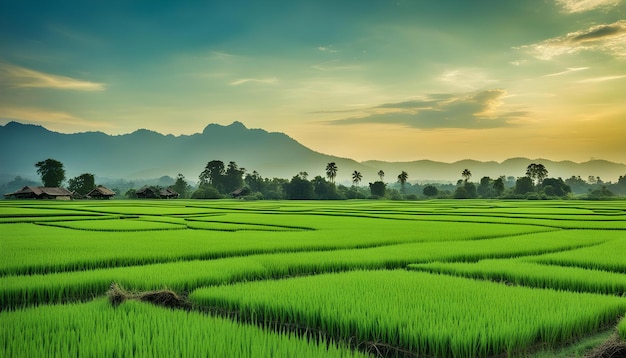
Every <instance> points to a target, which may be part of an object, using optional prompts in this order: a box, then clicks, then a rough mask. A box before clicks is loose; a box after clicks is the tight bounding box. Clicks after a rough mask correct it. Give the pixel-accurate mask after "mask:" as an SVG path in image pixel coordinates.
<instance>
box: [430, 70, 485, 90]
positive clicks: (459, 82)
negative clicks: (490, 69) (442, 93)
mask: <svg viewBox="0 0 626 358" xmlns="http://www.w3.org/2000/svg"><path fill="white" fill-rule="evenodd" d="M439 80H440V81H442V82H444V83H447V84H451V85H454V86H455V87H460V88H463V89H464V90H466V91H467V90H477V89H479V88H484V87H485V86H487V85H490V84H493V83H495V82H497V80H494V79H491V78H489V75H487V73H486V72H485V71H484V70H482V69H479V68H457V69H453V70H447V71H444V72H443V73H442V74H441V75H440V76H439Z"/></svg>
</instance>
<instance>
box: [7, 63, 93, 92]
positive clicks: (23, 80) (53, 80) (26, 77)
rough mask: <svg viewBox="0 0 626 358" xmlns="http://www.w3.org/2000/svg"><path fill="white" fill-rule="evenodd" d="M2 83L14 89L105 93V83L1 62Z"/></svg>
mask: <svg viewBox="0 0 626 358" xmlns="http://www.w3.org/2000/svg"><path fill="white" fill-rule="evenodd" d="M0 83H2V85H4V86H7V87H14V88H52V89H61V90H75V91H103V90H104V89H105V85H104V84H103V83H97V82H88V81H83V80H79V79H75V78H71V77H66V76H59V75H53V74H49V73H44V72H39V71H35V70H31V69H28V68H25V67H21V66H16V65H13V64H10V63H6V62H0Z"/></svg>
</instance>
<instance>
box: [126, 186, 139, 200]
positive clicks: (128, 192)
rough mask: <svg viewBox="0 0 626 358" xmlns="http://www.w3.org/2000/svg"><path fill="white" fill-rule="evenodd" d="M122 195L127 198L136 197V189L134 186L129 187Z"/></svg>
mask: <svg viewBox="0 0 626 358" xmlns="http://www.w3.org/2000/svg"><path fill="white" fill-rule="evenodd" d="M124 196H125V197H126V198H128V199H137V190H136V189H134V188H130V189H128V190H126V193H124Z"/></svg>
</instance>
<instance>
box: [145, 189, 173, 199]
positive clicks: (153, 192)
mask: <svg viewBox="0 0 626 358" xmlns="http://www.w3.org/2000/svg"><path fill="white" fill-rule="evenodd" d="M179 195H180V194H178V193H177V192H175V191H174V190H172V189H169V188H168V189H159V188H155V187H153V186H144V187H143V188H141V189H139V190H137V197H138V198H141V199H176V198H178V197H179Z"/></svg>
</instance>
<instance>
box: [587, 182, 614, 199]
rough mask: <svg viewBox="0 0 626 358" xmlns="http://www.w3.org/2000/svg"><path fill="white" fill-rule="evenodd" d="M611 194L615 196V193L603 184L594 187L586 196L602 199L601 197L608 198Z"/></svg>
mask: <svg viewBox="0 0 626 358" xmlns="http://www.w3.org/2000/svg"><path fill="white" fill-rule="evenodd" d="M612 196H615V194H614V193H613V192H612V191H610V190H609V189H607V188H606V186H604V185H603V186H602V187H600V188H597V189H594V190H592V191H591V192H589V194H588V195H587V198H588V199H594V200H602V199H608V198H610V197H612Z"/></svg>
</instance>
